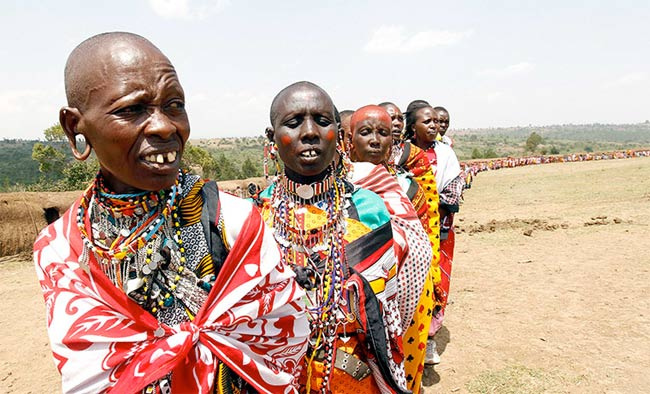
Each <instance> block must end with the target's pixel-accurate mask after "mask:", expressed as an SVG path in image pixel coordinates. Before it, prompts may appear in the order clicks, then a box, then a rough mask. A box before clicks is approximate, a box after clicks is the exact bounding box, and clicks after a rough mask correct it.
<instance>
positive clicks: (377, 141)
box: [350, 111, 393, 164]
mask: <svg viewBox="0 0 650 394" xmlns="http://www.w3.org/2000/svg"><path fill="white" fill-rule="evenodd" d="M353 119H354V118H353ZM392 145H393V138H392V136H391V122H390V118H389V117H388V116H387V114H386V113H383V114H382V113H380V112H379V111H374V112H371V111H368V112H367V113H366V114H365V116H364V117H363V118H361V119H359V120H358V121H357V122H356V123H355V124H353V125H352V151H351V152H350V158H351V159H352V160H353V161H367V162H370V163H372V164H379V163H384V162H386V161H387V160H388V156H389V155H390V148H391V146H392Z"/></svg>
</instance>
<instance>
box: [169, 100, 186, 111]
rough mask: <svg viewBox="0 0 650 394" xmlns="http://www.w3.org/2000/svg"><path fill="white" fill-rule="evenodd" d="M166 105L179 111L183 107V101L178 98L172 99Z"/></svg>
mask: <svg viewBox="0 0 650 394" xmlns="http://www.w3.org/2000/svg"><path fill="white" fill-rule="evenodd" d="M167 107H168V108H170V109H173V110H176V111H180V110H183V109H185V103H184V102H182V101H180V100H177V101H172V102H171V103H169V105H167Z"/></svg>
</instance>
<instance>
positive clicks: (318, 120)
mask: <svg viewBox="0 0 650 394" xmlns="http://www.w3.org/2000/svg"><path fill="white" fill-rule="evenodd" d="M316 123H318V124H319V125H320V126H329V125H331V124H332V121H331V120H329V119H327V118H326V117H324V116H318V117H316Z"/></svg>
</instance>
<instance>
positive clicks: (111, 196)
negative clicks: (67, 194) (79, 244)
mask: <svg viewBox="0 0 650 394" xmlns="http://www.w3.org/2000/svg"><path fill="white" fill-rule="evenodd" d="M183 176H184V174H183V173H182V172H180V171H179V175H178V177H177V178H176V182H175V184H174V185H173V186H172V187H171V188H170V189H168V190H162V191H159V192H139V193H131V194H116V193H113V192H111V191H110V190H109V189H108V188H107V187H106V185H105V184H104V179H103V177H102V175H101V173H98V174H97V177H96V178H95V182H94V183H93V185H91V187H89V188H88V190H86V192H85V193H84V195H83V197H82V199H81V203H80V204H79V210H78V213H77V226H78V228H79V232H80V233H81V239H82V240H83V243H84V253H83V254H82V257H81V260H82V262H84V263H85V264H88V261H89V254H90V253H93V254H94V255H95V257H96V259H97V262H98V263H99V267H100V268H101V269H102V271H103V272H104V274H106V276H107V277H108V278H109V279H110V280H111V281H112V282H113V284H115V286H117V287H118V288H120V289H122V290H123V291H124V292H125V293H126V294H127V295H128V296H129V297H131V298H133V299H134V300H135V301H136V302H138V303H139V304H140V305H142V306H143V307H144V308H146V309H148V310H150V311H151V312H152V313H154V314H156V313H157V312H158V311H159V310H160V309H165V308H170V307H172V306H174V304H175V303H176V302H180V303H181V304H182V305H183V306H184V307H185V308H186V309H187V310H189V311H191V312H192V313H193V314H195V313H196V312H197V311H198V309H199V308H200V306H201V305H202V304H203V301H204V300H205V298H206V297H207V292H203V291H200V292H197V291H196V290H197V286H196V284H197V282H198V280H197V277H196V275H195V274H194V272H192V270H189V269H185V264H186V262H187V261H186V254H185V246H184V244H183V239H182V238H181V228H180V227H181V223H180V218H179V215H178V204H179V203H180V200H181V199H180V196H179V194H180V186H179V181H180V179H181V177H183ZM163 202H164V203H163Z"/></svg>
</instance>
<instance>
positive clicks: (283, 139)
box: [280, 135, 291, 146]
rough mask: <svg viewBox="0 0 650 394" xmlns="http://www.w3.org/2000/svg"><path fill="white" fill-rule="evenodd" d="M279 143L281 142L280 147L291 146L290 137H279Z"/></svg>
mask: <svg viewBox="0 0 650 394" xmlns="http://www.w3.org/2000/svg"><path fill="white" fill-rule="evenodd" d="M280 142H282V145H285V146H286V145H291V137H289V136H288V135H283V136H282V137H280Z"/></svg>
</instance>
